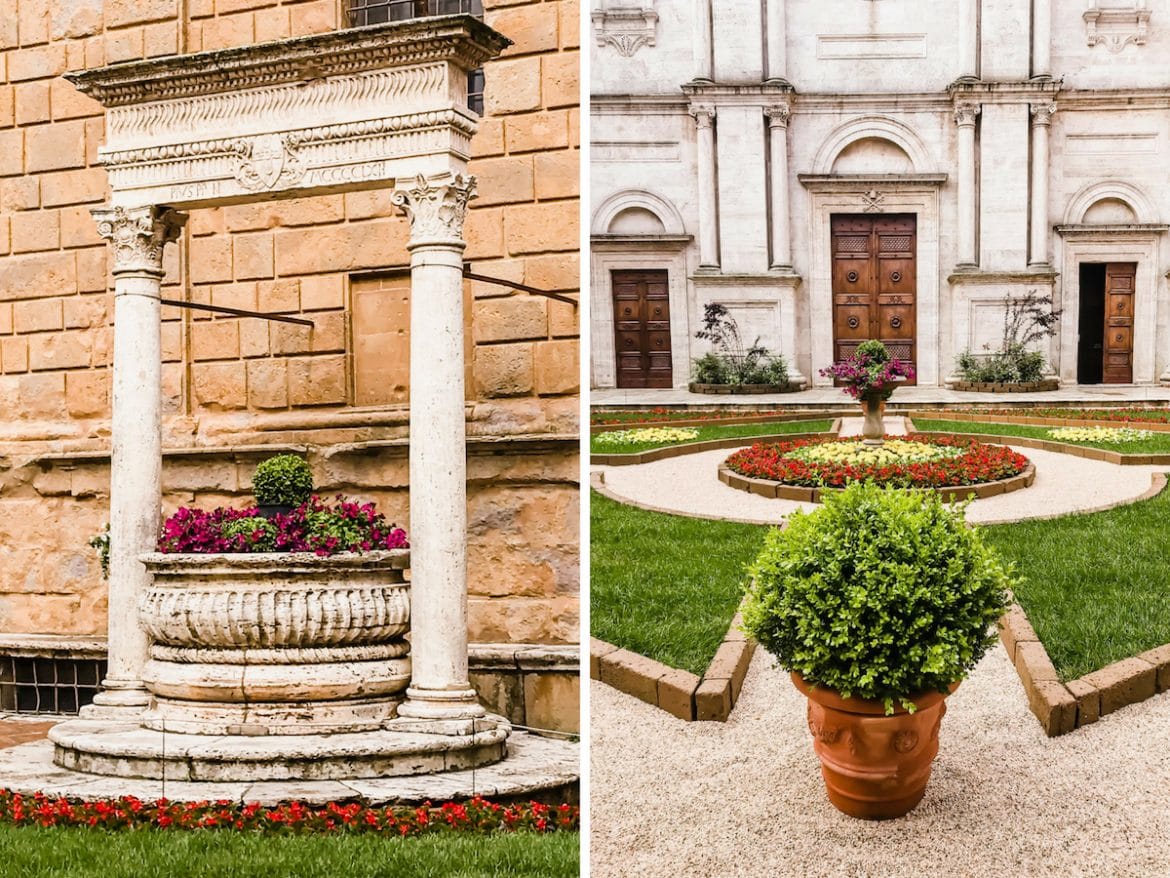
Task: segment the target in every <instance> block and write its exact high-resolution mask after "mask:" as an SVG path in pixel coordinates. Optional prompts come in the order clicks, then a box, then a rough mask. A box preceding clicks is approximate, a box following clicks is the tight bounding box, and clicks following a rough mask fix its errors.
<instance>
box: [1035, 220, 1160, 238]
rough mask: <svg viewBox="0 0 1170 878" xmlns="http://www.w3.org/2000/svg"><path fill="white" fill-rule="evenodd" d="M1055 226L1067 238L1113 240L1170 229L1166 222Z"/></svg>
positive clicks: (1148, 234)
mask: <svg viewBox="0 0 1170 878" xmlns="http://www.w3.org/2000/svg"><path fill="white" fill-rule="evenodd" d="M1054 228H1055V229H1056V233H1057V234H1058V235H1061V236H1062V237H1066V238H1070V237H1078V238H1107V239H1109V240H1111V241H1113V240H1117V239H1118V238H1148V237H1150V236H1151V235H1160V234H1162V233H1163V232H1166V231H1170V225H1166V224H1165V223H1125V224H1120V225H1092V224H1090V223H1068V224H1065V225H1059V226H1054Z"/></svg>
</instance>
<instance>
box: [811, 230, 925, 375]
mask: <svg viewBox="0 0 1170 878" xmlns="http://www.w3.org/2000/svg"><path fill="white" fill-rule="evenodd" d="M915 219H916V218H915V216H914V215H913V214H891V215H879V216H869V215H866V214H861V215H834V216H833V217H832V219H831V221H830V226H831V233H832V246H833V358H834V360H841V359H843V358H845V357H848V356H850V355H851V354H852V353H853V352H854V351H855V350H856V349H857V346H858V345H859V344H860V343H861V342H863V341H865V340H866V339H870V338H876V339H878V340H880V341H881V342H882V343H884V344H885V346H886V348H887V349H889V351H890V354H891V356H893V357H894V358H895V359H898V360H904V361H908V362H910V363H914V362H915V354H916V346H915V334H914V332H915V293H916V290H917V288H918V285H917V277H916V267H917V261H916V260H917V252H918V249H917V240H916V237H917V236H916V225H915ZM907 383H908V384H913V383H915V382H914V381H909V382H907Z"/></svg>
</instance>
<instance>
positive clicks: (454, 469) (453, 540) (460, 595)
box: [392, 175, 485, 733]
mask: <svg viewBox="0 0 1170 878" xmlns="http://www.w3.org/2000/svg"><path fill="white" fill-rule="evenodd" d="M474 196H475V180H474V179H473V178H468V177H464V176H462V175H455V176H448V177H446V178H440V179H438V180H427V179H425V178H423V177H421V176H420V177H418V178H417V179H416V180H414V181H413V182H410V183H405V181H400V185H399V187H398V188H397V189H395V190H394V193H393V195H392V200H393V202H394V204H395V205H397V206H398V207H399V208H400V209H401V210H402V212H403V213H405V214H406V215H407V216H408V217H409V218H410V244H409V250H410V546H411V549H410V564H411V599H410V614H411V621H410V628H411V635H410V653H411V684H410V688H408V689H407V690H406V701H405V702H404V703H403V704H402V705H401V706H400V707H399V708H398V715H399V716H400V717H405V718H408V719H410V720H418V721H422V722H420V723H419V726H420V728H421V729H423V730H430V731H436V732H455V733H464V732H466V731H468V729H469V727H470V725H471V721H474V720H475V719H476V718H478V717H482V716H484V715H485V711H484V709H483V708H482V707H481V706H480V704H479V701H478V699H477V697H476V694H475V690H474V689H472V687H471V683H470V682H469V680H468V675H467V436H466V430H467V425H466V420H465V415H464V405H465V403H464V400H465V393H464V386H463V384H464V382H463V375H464V367H465V362H464V347H463V321H464V313H463V311H464V309H463V251H464V249H465V248H466V246H467V244H466V242H465V241H464V240H463V221H464V219H465V217H466V215H467V203H468V201H470V200H471V199H472V198H473V197H474ZM441 721H448V722H441Z"/></svg>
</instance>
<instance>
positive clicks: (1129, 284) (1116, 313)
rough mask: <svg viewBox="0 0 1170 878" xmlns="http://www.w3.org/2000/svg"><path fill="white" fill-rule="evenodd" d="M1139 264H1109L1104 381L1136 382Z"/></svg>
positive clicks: (1109, 382)
mask: <svg viewBox="0 0 1170 878" xmlns="http://www.w3.org/2000/svg"><path fill="white" fill-rule="evenodd" d="M1136 279H1137V264H1136V263H1133V262H1111V263H1109V264H1107V265H1106V266H1105V345H1104V354H1103V357H1104V363H1103V364H1102V365H1103V368H1102V376H1101V377H1102V381H1103V382H1104V383H1105V384H1132V383H1133V296H1134V284H1135V281H1136Z"/></svg>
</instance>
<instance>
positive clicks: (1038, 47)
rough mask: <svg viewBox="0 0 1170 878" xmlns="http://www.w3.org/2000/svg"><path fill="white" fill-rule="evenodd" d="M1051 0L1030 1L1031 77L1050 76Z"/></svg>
mask: <svg viewBox="0 0 1170 878" xmlns="http://www.w3.org/2000/svg"><path fill="white" fill-rule="evenodd" d="M1051 67H1052V0H1033V3H1032V78H1033V79H1038V78H1041V77H1044V78H1049V79H1050V78H1051V76H1052V70H1051Z"/></svg>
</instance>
